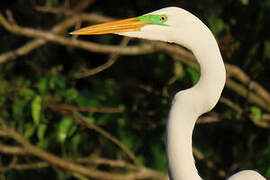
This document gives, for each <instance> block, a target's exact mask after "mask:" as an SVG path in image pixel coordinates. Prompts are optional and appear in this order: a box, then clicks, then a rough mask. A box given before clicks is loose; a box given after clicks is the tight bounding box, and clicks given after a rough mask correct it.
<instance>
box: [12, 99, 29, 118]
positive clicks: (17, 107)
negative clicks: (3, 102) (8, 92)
mask: <svg viewBox="0 0 270 180" xmlns="http://www.w3.org/2000/svg"><path fill="white" fill-rule="evenodd" d="M26 104H27V101H25V100H23V99H22V100H19V101H17V102H15V103H14V104H13V105H12V111H13V117H14V119H16V120H19V119H21V118H22V117H23V115H24V113H25V109H24V108H25V106H26Z"/></svg>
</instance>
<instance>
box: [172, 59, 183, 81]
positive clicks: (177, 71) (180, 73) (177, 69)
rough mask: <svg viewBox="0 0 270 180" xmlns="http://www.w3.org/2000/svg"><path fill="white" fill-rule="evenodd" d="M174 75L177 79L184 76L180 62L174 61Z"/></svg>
mask: <svg viewBox="0 0 270 180" xmlns="http://www.w3.org/2000/svg"><path fill="white" fill-rule="evenodd" d="M174 75H175V77H176V78H178V79H182V78H183V77H184V76H185V71H184V70H183V65H182V64H181V63H180V62H177V61H175V62H174Z"/></svg>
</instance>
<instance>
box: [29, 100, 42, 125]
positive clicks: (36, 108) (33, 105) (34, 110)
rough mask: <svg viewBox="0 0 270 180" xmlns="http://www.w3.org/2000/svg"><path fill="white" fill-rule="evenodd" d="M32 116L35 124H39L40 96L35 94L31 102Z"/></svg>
mask: <svg viewBox="0 0 270 180" xmlns="http://www.w3.org/2000/svg"><path fill="white" fill-rule="evenodd" d="M31 108H32V118H33V121H34V123H35V124H39V122H40V117H41V110H42V97H41V96H36V97H35V98H34V100H33V101H32V103H31Z"/></svg>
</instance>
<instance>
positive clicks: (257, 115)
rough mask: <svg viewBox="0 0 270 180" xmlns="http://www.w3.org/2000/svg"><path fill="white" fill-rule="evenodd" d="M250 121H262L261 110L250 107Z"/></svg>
mask: <svg viewBox="0 0 270 180" xmlns="http://www.w3.org/2000/svg"><path fill="white" fill-rule="evenodd" d="M250 113H251V117H252V120H255V121H259V120H261V119H262V110H261V109H260V108H259V107H257V106H251V107H250Z"/></svg>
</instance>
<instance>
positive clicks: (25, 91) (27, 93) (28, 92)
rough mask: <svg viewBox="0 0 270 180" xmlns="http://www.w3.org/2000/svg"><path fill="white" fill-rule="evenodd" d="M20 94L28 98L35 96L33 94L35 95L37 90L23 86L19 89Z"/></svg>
mask: <svg viewBox="0 0 270 180" xmlns="http://www.w3.org/2000/svg"><path fill="white" fill-rule="evenodd" d="M19 94H20V96H23V97H26V98H27V99H28V98H33V96H34V95H35V91H33V90H32V89H30V88H22V89H20V90H19Z"/></svg>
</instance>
